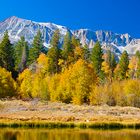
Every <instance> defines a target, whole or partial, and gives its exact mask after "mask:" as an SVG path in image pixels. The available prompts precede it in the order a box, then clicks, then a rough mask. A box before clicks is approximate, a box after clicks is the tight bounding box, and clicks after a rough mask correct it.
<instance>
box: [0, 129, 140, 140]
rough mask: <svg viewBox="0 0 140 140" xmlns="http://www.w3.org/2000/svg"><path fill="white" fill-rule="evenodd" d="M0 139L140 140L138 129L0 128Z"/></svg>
mask: <svg viewBox="0 0 140 140" xmlns="http://www.w3.org/2000/svg"><path fill="white" fill-rule="evenodd" d="M0 140H140V130H116V131H110V130H106V131H102V130H87V129H86V130H83V129H50V130H49V129H7V128H3V129H0Z"/></svg>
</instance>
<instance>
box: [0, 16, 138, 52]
mask: <svg viewBox="0 0 140 140" xmlns="http://www.w3.org/2000/svg"><path fill="white" fill-rule="evenodd" d="M56 29H59V30H60V36H61V38H60V43H62V41H63V37H64V35H65V34H66V32H67V31H69V32H71V34H73V35H74V36H76V37H77V38H78V39H80V42H81V43H82V44H83V45H84V44H88V45H89V48H92V47H93V46H94V44H95V42H96V41H100V43H101V44H102V46H103V49H105V50H106V49H111V50H112V51H113V52H115V53H117V54H121V53H122V52H123V51H124V50H127V51H128V53H129V54H134V53H135V52H136V51H137V50H140V39H135V38H132V37H131V36H130V35H129V34H117V33H113V32H111V31H102V30H99V31H92V30H89V29H80V30H75V31H73V30H70V29H69V28H67V27H65V26H60V25H56V24H53V23H39V22H34V21H31V20H26V19H21V18H18V17H15V16H13V17H10V18H8V19H6V20H4V21H2V22H0V40H1V39H2V37H3V35H4V32H5V31H6V30H7V31H8V33H9V37H10V40H11V42H12V43H14V42H17V41H18V40H19V39H20V37H21V36H24V37H25V39H26V41H28V42H29V43H32V41H33V38H34V36H35V35H36V33H37V31H38V30H40V31H41V33H42V38H43V41H44V46H46V47H48V46H49V43H50V40H51V37H52V35H53V33H54V31H55V30H56Z"/></svg>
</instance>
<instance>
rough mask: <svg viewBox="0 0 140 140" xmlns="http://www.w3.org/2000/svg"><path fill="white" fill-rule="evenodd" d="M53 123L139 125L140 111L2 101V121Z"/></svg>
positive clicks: (130, 108) (0, 115) (0, 103)
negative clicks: (122, 123) (120, 123)
mask: <svg viewBox="0 0 140 140" xmlns="http://www.w3.org/2000/svg"><path fill="white" fill-rule="evenodd" d="M3 120H20V121H30V120H32V121H36V120H39V121H48V122H49V121H51V122H58V121H59V122H75V123H77V122H85V123H95V122H125V123H139V122H140V109H139V108H134V107H119V106H116V107H109V106H107V105H105V106H88V105H82V106H78V105H72V104H64V103H56V102H55V103H52V102H40V101H36V100H35V101H34V100H33V101H28V102H27V101H21V100H12V101H0V121H3Z"/></svg>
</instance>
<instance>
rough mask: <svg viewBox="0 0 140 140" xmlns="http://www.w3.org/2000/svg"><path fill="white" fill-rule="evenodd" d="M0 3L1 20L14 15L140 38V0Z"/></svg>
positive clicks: (43, 0)
mask: <svg viewBox="0 0 140 140" xmlns="http://www.w3.org/2000/svg"><path fill="white" fill-rule="evenodd" d="M0 5H1V6H0V20H1V21H2V20H4V19H5V18H7V17H10V16H18V17H21V18H25V19H30V20H34V21H39V22H53V23H56V24H60V25H65V26H67V27H69V28H71V29H79V28H89V29H92V30H100V29H102V30H111V31H113V32H117V33H129V34H130V35H131V36H132V37H136V38H140V0H19V1H18V0H2V1H1V2H0Z"/></svg>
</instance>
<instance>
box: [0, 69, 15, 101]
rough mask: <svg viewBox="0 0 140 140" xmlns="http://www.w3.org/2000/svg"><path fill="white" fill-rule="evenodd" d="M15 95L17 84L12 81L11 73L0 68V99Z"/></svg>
mask: <svg viewBox="0 0 140 140" xmlns="http://www.w3.org/2000/svg"><path fill="white" fill-rule="evenodd" d="M16 95H17V84H16V82H15V81H14V80H13V78H12V76H11V73H10V72H8V71H7V70H6V69H4V68H0V97H1V98H5V97H12V96H16Z"/></svg>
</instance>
